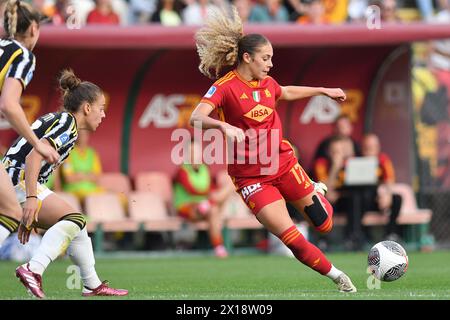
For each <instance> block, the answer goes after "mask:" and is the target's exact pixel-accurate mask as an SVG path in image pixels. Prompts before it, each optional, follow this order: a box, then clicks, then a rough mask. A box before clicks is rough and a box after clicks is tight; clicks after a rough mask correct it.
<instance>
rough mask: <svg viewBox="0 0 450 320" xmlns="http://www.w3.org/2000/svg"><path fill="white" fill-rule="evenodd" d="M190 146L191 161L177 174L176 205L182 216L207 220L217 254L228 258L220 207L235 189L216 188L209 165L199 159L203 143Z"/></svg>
mask: <svg viewBox="0 0 450 320" xmlns="http://www.w3.org/2000/svg"><path fill="white" fill-rule="evenodd" d="M189 149H190V161H187V162H186V163H185V164H183V165H181V166H180V167H179V169H178V171H177V173H176V176H175V184H174V207H175V209H176V210H177V213H178V215H179V216H181V217H183V218H184V219H186V220H188V221H191V222H196V221H207V222H208V223H209V227H208V231H209V238H210V241H211V244H212V246H213V248H214V253H215V255H216V256H217V257H219V258H225V257H227V256H228V253H227V250H226V249H225V247H224V245H223V238H222V216H221V210H220V209H221V205H222V204H223V203H224V201H225V200H226V199H227V198H228V196H229V195H230V194H231V193H232V192H233V191H234V190H233V189H231V190H230V189H229V188H227V187H223V188H221V189H215V188H214V187H213V181H212V178H211V173H210V171H209V168H208V166H207V165H206V164H204V163H201V158H198V157H201V155H202V150H201V146H200V145H199V144H198V143H196V142H195V141H192V142H191V144H190V148H189Z"/></svg>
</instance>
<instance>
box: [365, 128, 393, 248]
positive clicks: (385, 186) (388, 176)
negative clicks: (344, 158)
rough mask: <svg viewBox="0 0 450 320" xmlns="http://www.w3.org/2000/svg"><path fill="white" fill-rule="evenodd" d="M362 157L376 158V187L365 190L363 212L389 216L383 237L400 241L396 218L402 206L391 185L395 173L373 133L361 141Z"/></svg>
mask: <svg viewBox="0 0 450 320" xmlns="http://www.w3.org/2000/svg"><path fill="white" fill-rule="evenodd" d="M362 156H364V157H376V158H377V159H378V167H379V168H378V170H377V172H378V185H377V186H376V187H374V188H373V189H367V190H366V192H365V193H364V198H363V210H362V215H361V218H362V217H363V215H364V212H367V211H374V210H375V211H379V212H380V213H382V214H385V215H388V216H389V222H388V225H387V227H386V229H385V233H384V237H386V238H387V239H391V240H394V241H398V240H400V236H399V234H400V230H399V226H398V224H397V217H398V215H399V214H400V208H401V206H402V197H401V196H400V195H399V194H396V193H393V192H392V190H391V187H392V184H393V183H394V182H395V171H394V166H393V165H392V161H391V159H390V158H389V156H388V155H387V154H386V153H383V152H381V147H380V140H379V138H378V136H377V135H375V134H373V133H369V134H366V135H365V136H364V138H363V140H362Z"/></svg>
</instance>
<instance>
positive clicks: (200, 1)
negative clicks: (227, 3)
mask: <svg viewBox="0 0 450 320" xmlns="http://www.w3.org/2000/svg"><path fill="white" fill-rule="evenodd" d="M213 6H214V4H211V3H210V1H209V0H194V1H192V2H191V3H189V4H188V5H187V6H186V8H184V9H183V11H182V17H183V22H184V24H185V25H201V24H203V21H205V18H206V16H207V15H208V12H209V10H210V9H211V7H213Z"/></svg>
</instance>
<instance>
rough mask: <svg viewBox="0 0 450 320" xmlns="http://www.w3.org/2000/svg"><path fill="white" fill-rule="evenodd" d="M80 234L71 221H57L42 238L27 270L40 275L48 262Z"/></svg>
mask: <svg viewBox="0 0 450 320" xmlns="http://www.w3.org/2000/svg"><path fill="white" fill-rule="evenodd" d="M78 233H80V227H79V226H78V225H76V224H75V223H73V222H71V221H65V220H62V221H59V222H57V223H56V224H54V225H53V226H52V227H51V228H50V229H48V230H47V232H46V233H45V234H44V237H42V241H41V244H40V245H39V248H38V249H37V251H36V253H35V254H34V255H33V257H32V258H31V260H30V262H29V269H30V270H31V271H33V272H34V273H38V274H40V275H42V274H43V273H44V271H45V269H47V267H48V265H49V264H50V262H52V261H54V260H55V259H56V258H58V256H59V255H60V254H62V253H64V251H65V250H66V249H67V247H68V246H69V244H70V242H71V241H72V239H73V238H75V236H76V235H77V234H78Z"/></svg>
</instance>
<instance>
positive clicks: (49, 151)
mask: <svg viewBox="0 0 450 320" xmlns="http://www.w3.org/2000/svg"><path fill="white" fill-rule="evenodd" d="M34 149H36V151H37V152H38V153H40V154H41V155H42V156H43V157H44V159H45V161H47V162H48V163H56V162H57V161H58V159H59V154H58V152H56V150H55V149H54V148H53V147H51V146H50V145H48V144H45V143H43V142H42V141H39V142H38V143H37V144H36V146H34Z"/></svg>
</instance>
